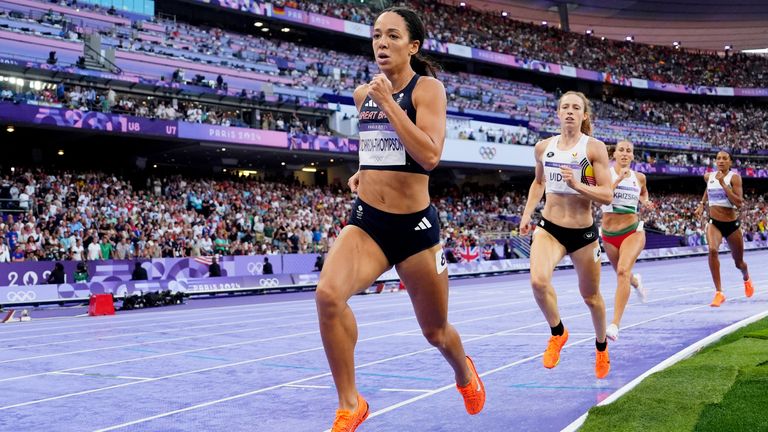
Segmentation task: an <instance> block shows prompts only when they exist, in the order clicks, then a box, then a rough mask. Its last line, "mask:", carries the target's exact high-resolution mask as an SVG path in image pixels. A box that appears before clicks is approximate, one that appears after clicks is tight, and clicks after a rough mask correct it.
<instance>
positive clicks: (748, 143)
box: [0, 2, 768, 152]
mask: <svg viewBox="0 0 768 432" xmlns="http://www.w3.org/2000/svg"><path fill="white" fill-rule="evenodd" d="M285 6H290V7H294V6H296V7H298V8H309V9H310V10H312V11H314V12H317V13H328V14H330V15H332V16H337V17H344V18H345V19H350V18H352V19H354V20H361V22H367V21H366V20H368V19H369V18H370V17H371V16H375V14H374V15H371V13H369V12H366V10H367V8H368V6H366V5H365V4H357V3H354V4H353V3H349V2H348V3H343V2H332V3H319V2H295V3H294V2H290V3H287V4H285ZM411 6H415V7H419V8H427V10H424V11H423V12H424V13H425V14H426V16H431V14H438V15H440V16H443V15H445V14H446V13H448V12H451V11H452V12H454V14H453V15H451V18H450V19H454V18H453V16H454V15H455V17H458V18H455V19H459V18H461V17H465V18H466V17H478V15H477V14H481V15H482V13H481V12H477V11H472V10H469V9H464V8H459V10H456V9H455V8H453V7H452V6H447V5H435V4H431V3H430V4H428V5H426V6H425V5H421V3H418V4H416V3H414V4H412V5H411ZM4 13H5V12H2V11H0V15H2V14H4ZM449 15H450V14H449ZM483 16H484V15H483ZM465 18H461V19H465ZM486 18H488V19H502V18H501V17H490V16H487V17H486ZM30 19H31V18H30ZM503 20H504V22H509V23H514V25H522V26H528V25H527V24H525V25H524V24H522V23H518V22H516V21H513V20H508V19H506V18H504V19H503ZM486 22H487V21H483V23H486ZM157 25H159V26H160V27H161V28H164V29H165V31H164V32H159V31H158V30H157V27H156V26H157ZM510 25H512V24H510ZM463 27H464V26H459V27H456V28H463ZM534 28H537V29H538V26H534ZM99 31H101V32H105V36H107V37H109V38H112V39H114V41H115V43H116V44H117V45H118V46H122V47H123V49H129V50H135V51H143V52H148V53H151V54H152V55H164V56H170V57H181V58H185V59H188V60H193V61H196V62H205V63H209V64H211V63H213V64H215V63H218V64H220V65H222V66H226V67H228V68H233V69H248V70H251V71H259V72H261V73H265V74H267V75H270V74H271V75H275V76H280V77H283V78H290V82H291V84H290V85H289V87H291V88H292V89H293V90H295V89H302V90H307V92H308V93H307V95H309V94H310V93H311V91H310V90H309V89H311V88H325V89H327V91H335V92H349V91H351V90H352V89H353V88H354V87H355V86H357V85H359V84H360V83H363V82H366V81H368V80H369V79H370V78H371V76H372V73H373V72H372V71H375V70H376V66H375V64H374V63H373V62H371V59H370V58H368V57H365V56H360V55H351V54H346V53H342V52H336V51H330V50H323V49H320V48H317V47H311V46H302V45H299V44H296V43H292V42H287V41H279V40H276V39H269V38H263V37H259V36H253V35H243V34H237V33H232V32H229V31H224V30H222V29H217V28H202V27H197V26H192V25H189V24H184V23H180V22H172V21H163V20H158V21H157V23H155V26H153V27H149V26H147V28H142V26H141V24H140V23H138V24H137V25H136V27H135V28H132V29H124V28H119V27H114V28H111V29H109V28H107V29H104V28H102V29H100V30H99ZM550 31H554V32H556V33H557V34H563V35H571V34H570V33H564V32H560V31H559V30H553V29H549V30H547V32H550ZM472 32H474V29H472V31H470V32H469V33H467V34H474V33H472ZM438 33H439V32H438ZM523 34H525V33H523ZM80 36H82V35H79V36H78V37H80ZM576 36H578V35H575V36H574V37H576ZM520 37H523V36H520ZM526 37H527V36H526ZM578 37H581V36H578ZM586 40H591V39H590V38H587V39H586ZM606 43H608V42H606ZM545 45H547V46H555V47H560V46H561V45H562V44H558V43H546V44H545ZM629 45H630V46H634V44H629ZM601 53H602V54H605V53H604V52H603V51H601ZM674 53H677V54H679V52H678V50H674ZM680 55H682V54H680ZM686 55H688V54H686ZM569 58H570V56H569ZM632 58H638V57H632ZM747 69H748V68H747ZM728 71H729V73H730V74H731V75H730V76H738V75H740V74H742V73H744V71H745V69H744V68H741V67H736V66H733V65H731V66H729V68H728ZM184 75H185V73H184V71H183V70H180V69H179V70H176V71H174V73H173V74H172V75H169V76H168V77H167V78H168V81H173V82H179V83H186V82H189V81H190V80H189V79H186V78H185V76H184ZM748 75H749V76H757V75H759V74H748ZM699 76H704V75H702V74H700V75H699ZM188 78H191V77H188ZM439 78H440V79H441V80H442V81H443V82H444V83H445V84H446V91H447V93H448V100H449V108H451V109H455V110H459V111H460V112H466V113H471V112H481V113H482V112H486V113H487V112H493V113H503V114H505V115H507V116H509V117H510V118H513V119H517V120H522V121H526V122H529V125H530V129H531V130H532V132H534V134H530V135H527V136H513V135H504V134H501V137H496V136H494V138H495V139H496V141H497V142H510V143H514V142H515V141H517V142H518V143H522V144H532V143H533V142H535V140H534V139H532V138H536V137H537V136H546V135H548V134H551V133H556V130H557V125H556V121H555V116H554V115H553V113H554V104H555V100H556V97H555V96H556V95H554V94H552V93H548V92H545V91H544V90H542V89H541V88H538V87H536V86H533V85H531V84H524V83H517V82H513V81H508V80H502V79H497V78H490V77H483V76H479V75H471V74H463V73H459V74H453V73H441V74H440V75H439ZM211 82H212V83H213V84H212V85H214V86H216V87H217V88H222V87H226V86H227V83H226V81H225V80H224V79H223V78H222V77H221V76H219V77H217V79H216V80H215V81H213V80H212V81H211ZM242 92H243V94H244V95H245V96H248V97H257V96H256V95H257V94H259V96H258V98H259V99H263V98H264V94H263V91H262V92H255V91H251V90H246V89H242ZM78 93H79V92H78V91H75V95H77V94H78ZM277 93H279V92H277ZM59 96H62V95H59ZM319 96H320V94H319V93H318V94H316V95H315V98H318V97H319ZM278 97H279V98H282V97H283V95H282V93H279V96H278ZM307 97H309V96H302V97H301V98H300V97H299V96H293V97H292V98H294V99H296V101H295V102H296V103H299V102H300V101H299V99H306V98H307ZM94 98H95V99H96V100H94ZM59 99H61V97H59ZM78 99H79V98H76V99H75V102H78ZM82 99H83V100H85V101H86V103H85V104H83V103H76V104H75V105H76V106H79V109H91V110H93V109H97V110H100V111H102V112H104V111H105V110H107V109H110V110H119V111H118V112H125V113H133V114H135V115H139V116H150V117H157V118H163V119H184V120H187V121H193V122H204V123H213V124H221V125H234V126H246V125H247V124H253V125H259V127H262V128H265V127H264V126H266V128H267V129H278V130H286V129H288V126H287V124H288V123H295V119H293V118H287V115H283V116H282V117H283V118H282V119H281V118H280V115H278V116H274V115H271V114H267V115H264V116H261V115H258V112H257V115H258V116H259V119H257V121H256V122H251V121H250V119H248V121H244V119H243V116H242V114H241V113H240V112H238V111H239V110H237V109H221V108H213V107H205V106H202V105H201V104H199V103H195V102H185V101H174V100H173V99H170V98H169V99H167V100H162V99H158V98H154V99H149V100H139V99H138V98H137V97H133V96H131V97H119V96H118V100H115V99H114V97H113V98H111V99H110V98H109V97H108V98H107V99H108V100H107V101H104V100H100V98H99V96H98V95H93V90H83V96H82ZM316 100H317V99H315V101H316ZM596 102H597V103H596V114H597V118H598V119H599V120H600V121H601V122H602V123H599V124H597V125H596V126H599V127H597V128H596V133H598V134H599V135H598V138H600V139H603V140H605V141H607V142H614V141H615V140H617V139H621V138H631V139H632V140H633V141H635V142H636V144H637V145H639V146H646V147H665V146H669V145H672V146H679V145H681V144H682V145H685V142H691V143H693V144H695V145H697V146H698V147H703V146H709V147H713V148H723V147H725V148H730V149H733V150H735V151H736V152H751V151H755V150H768V110H766V109H765V108H764V107H761V106H759V105H756V104H743V105H735V104H711V103H702V104H680V103H676V104H675V103H669V102H659V101H642V100H625V99H618V98H609V99H607V100H606V101H604V102H600V101H596ZM70 105H71V104H70ZM628 122H634V123H628ZM300 123H302V124H301V129H302V130H300V131H299V132H301V133H310V134H311V133H312V132H313V131H312V129H313V128H316V127H325V125H324V123H323V122H320V124H319V125H318V124H313V122H308V123H307V122H304V121H301V122H300ZM281 124H282V127H281ZM638 126H639V127H638ZM658 127H663V128H664V129H663V130H657V129H656V128H658ZM323 132H326V131H317V133H320V134H322V133H323ZM466 138H468V139H471V134H469V133H468V134H467V135H466ZM499 140H500V141H499ZM531 141H533V142H531Z"/></svg>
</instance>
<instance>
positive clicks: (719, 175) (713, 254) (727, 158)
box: [696, 151, 755, 307]
mask: <svg viewBox="0 0 768 432" xmlns="http://www.w3.org/2000/svg"><path fill="white" fill-rule="evenodd" d="M715 163H716V164H717V171H715V172H711V173H706V174H704V181H705V182H706V183H707V190H706V191H705V192H704V196H703V197H702V199H701V203H699V206H698V208H697V209H696V217H701V215H702V213H703V211H704V205H705V204H707V202H709V223H708V224H707V244H708V245H709V270H710V272H712V280H713V281H714V283H715V291H716V292H715V298H714V299H713V300H712V304H710V306H712V307H719V306H720V305H721V304H723V302H724V301H725V294H723V287H722V284H721V283H720V257H719V255H718V252H719V250H720V243H722V241H723V239H725V240H726V242H728V247H729V248H730V249H731V256H732V257H733V262H734V264H736V268H738V269H739V270H741V274H742V276H743V278H744V294H745V295H746V296H747V297H752V294H754V292H755V288H754V287H753V286H752V280H751V279H750V278H749V269H748V268H747V263H746V262H744V238H743V237H742V234H741V229H740V228H739V227H740V225H741V223H740V222H739V219H738V216H737V214H736V209H737V208H739V207H741V206H742V205H743V204H744V190H743V189H742V185H741V176H740V175H739V174H738V173H736V172H733V171H731V165H732V164H733V159H732V158H731V154H730V153H728V152H726V151H720V152H718V153H717V158H716V159H715Z"/></svg>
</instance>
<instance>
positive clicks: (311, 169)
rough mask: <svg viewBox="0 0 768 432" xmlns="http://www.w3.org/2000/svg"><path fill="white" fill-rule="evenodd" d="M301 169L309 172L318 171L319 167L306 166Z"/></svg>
mask: <svg viewBox="0 0 768 432" xmlns="http://www.w3.org/2000/svg"><path fill="white" fill-rule="evenodd" d="M301 170H302V171H304V172H308V173H313V172H317V168H315V167H304V168H302V169H301Z"/></svg>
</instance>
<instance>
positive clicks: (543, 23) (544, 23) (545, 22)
mask: <svg viewBox="0 0 768 432" xmlns="http://www.w3.org/2000/svg"><path fill="white" fill-rule="evenodd" d="M547 24H549V22H548V21H542V22H541V25H547Z"/></svg>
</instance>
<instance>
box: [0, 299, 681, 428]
mask: <svg viewBox="0 0 768 432" xmlns="http://www.w3.org/2000/svg"><path fill="white" fill-rule="evenodd" d="M687 295H689V294H682V295H675V296H670V297H669V298H676V297H681V296H687ZM666 299H668V298H666ZM657 300H663V299H657ZM576 303H580V302H576ZM576 303H574V304H576ZM563 306H565V305H563ZM608 309H610V308H608ZM534 310H538V308H536V309H534ZM589 314H590V313H589V312H583V313H580V314H575V315H570V316H567V317H565V318H567V319H571V318H577V317H581V316H585V315H589ZM454 324H458V323H454ZM540 325H541V323H540V322H537V323H535V324H529V325H525V326H522V327H517V328H512V329H507V330H503V331H500V332H497V333H494V334H491V335H487V336H482V337H477V338H470V339H466V340H465V341H464V343H465V344H467V343H469V342H474V341H477V340H481V339H486V338H488V337H493V336H495V335H497V334H503V333H506V332H515V331H518V330H523V329H527V328H531V327H535V326H540ZM593 339H594V335H592V336H590V337H589V338H585V339H583V340H581V341H578V342H574V343H572V344H571V345H576V344H580V343H585V342H588V341H592V340H593ZM320 349H322V347H320ZM434 349H435V348H433V347H430V348H426V349H423V350H419V351H413V352H410V353H406V354H401V355H397V356H393V357H388V358H385V359H381V360H376V361H372V362H368V363H364V364H361V365H358V366H355V369H360V368H364V367H368V366H372V365H376V364H381V363H385V362H389V361H392V360H397V359H401V358H406V357H411V356H414V355H417V354H422V353H425V352H428V351H432V350H434ZM541 355H542V354H538V355H536V356H532V357H529V358H528V360H530V359H534V358H537V357H540V356H541ZM525 361H527V360H525ZM521 362H523V361H518V362H515V363H517V364H519V363H521ZM509 367H511V366H509V365H507V366H505V367H503V368H499V369H498V370H503V369H506V368H509ZM496 371H497V370H494V371H490V372H496ZM486 374H487V373H486ZM330 375H331V374H330V372H327V373H323V374H318V375H314V376H310V377H306V378H301V379H298V380H294V381H291V382H288V383H283V384H278V385H274V386H270V387H264V388H260V389H257V390H253V391H250V392H247V393H241V394H236V395H232V396H229V397H226V398H222V399H217V400H213V401H208V402H204V403H200V404H197V405H192V406H189V407H186V408H181V409H177V410H173V411H168V412H165V413H160V414H156V415H153V416H150V417H145V418H141V419H137V420H133V421H130V422H126V423H121V424H119V425H114V426H109V427H107V428H104V429H98V430H96V431H94V432H108V431H111V430H115V429H121V428H124V427H127V426H132V425H135V424H139V423H145V422H148V421H152V420H156V419H159V418H163V417H168V416H172V415H175V414H180V413H183V412H187V411H192V410H196V409H200V408H205V407H208V406H211V405H216V404H219V403H223V402H228V401H231V400H237V399H241V398H245V397H248V396H252V395H255V394H259V393H264V392H267V391H270V390H274V389H276V388H280V387H283V386H285V385H293V384H299V383H303V382H307V381H311V380H314V379H318V378H324V377H327V376H330ZM483 375H485V374H482V375H481V376H483ZM131 384H137V383H131ZM454 387H455V383H454V384H451V385H449V386H446V387H445V388H444V389H438V390H436V391H433V392H432V393H426V394H425V395H420V396H417V397H416V398H413V399H411V400H412V401H414V402H415V401H416V400H419V399H423V398H424V397H427V396H428V395H432V394H437V393H439V392H442V391H445V390H447V389H450V388H454ZM406 402H407V401H406ZM409 403H410V402H409ZM1 409H2V408H0V410H1ZM392 409H394V408H392ZM326 432H328V431H326Z"/></svg>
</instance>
